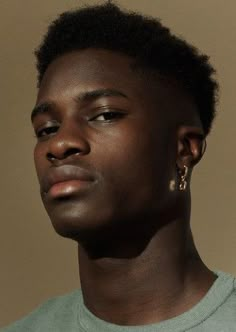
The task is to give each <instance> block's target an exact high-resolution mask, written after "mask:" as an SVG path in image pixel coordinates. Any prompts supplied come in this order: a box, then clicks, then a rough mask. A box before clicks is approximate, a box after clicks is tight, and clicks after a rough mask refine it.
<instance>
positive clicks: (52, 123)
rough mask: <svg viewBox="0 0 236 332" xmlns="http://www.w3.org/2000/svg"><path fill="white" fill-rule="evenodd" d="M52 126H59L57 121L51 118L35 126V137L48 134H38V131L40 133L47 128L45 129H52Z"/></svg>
mask: <svg viewBox="0 0 236 332" xmlns="http://www.w3.org/2000/svg"><path fill="white" fill-rule="evenodd" d="M54 128H56V129H57V128H59V123H58V122H57V121H56V120H51V121H47V122H46V123H44V124H43V125H41V126H38V128H35V136H36V137H37V138H41V137H43V136H48V135H50V134H48V135H42V136H41V135H40V133H42V132H43V131H44V130H47V129H49V130H50V129H54Z"/></svg>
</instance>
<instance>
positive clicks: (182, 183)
mask: <svg viewBox="0 0 236 332" xmlns="http://www.w3.org/2000/svg"><path fill="white" fill-rule="evenodd" d="M179 174H180V183H179V190H180V191H185V190H186V188H187V185H188V183H187V181H186V178H187V175H188V167H187V166H185V165H184V170H183V171H182V170H180V171H179Z"/></svg>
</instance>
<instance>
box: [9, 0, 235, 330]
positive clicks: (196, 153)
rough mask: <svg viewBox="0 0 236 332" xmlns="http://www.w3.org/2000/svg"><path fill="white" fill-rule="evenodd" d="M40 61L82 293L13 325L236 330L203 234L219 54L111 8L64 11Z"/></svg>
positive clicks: (48, 180)
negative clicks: (194, 228) (196, 227)
mask: <svg viewBox="0 0 236 332" xmlns="http://www.w3.org/2000/svg"><path fill="white" fill-rule="evenodd" d="M36 56H37V61H38V66H37V68H38V72H39V81H38V82H39V85H38V86H39V91H38V96H37V101H36V106H35V108H34V110H33V112H32V124H33V127H34V130H35V133H36V136H37V143H36V146H35V155H34V156H35V165H36V170H37V175H38V179H39V183H40V188H41V196H42V200H43V203H44V206H45V208H46V210H47V212H48V215H49V217H50V219H51V221H52V224H53V227H54V228H55V230H56V232H57V233H59V234H60V235H62V236H64V237H68V238H71V239H73V240H75V241H77V242H78V245H79V268H80V279H81V289H82V290H76V291H74V292H72V293H71V294H68V295H65V296H61V297H57V298H55V299H51V300H49V301H48V302H47V303H45V304H43V305H42V306H41V307H39V308H38V309H36V310H35V311H34V312H33V313H31V314H30V315H29V316H27V317H26V318H24V319H22V320H20V321H18V322H16V323H15V324H13V325H12V326H10V327H8V328H6V329H3V331H5V332H13V331H17V332H21V331H22V332H23V331H24V332H26V331H44V332H46V331H63V332H65V331H66V332H70V331H88V332H93V331H94V332H95V331H110V332H119V331H124V332H125V331H127V332H132V331H133V332H138V331H144V332H151V331H153V332H154V331H155V332H156V331H162V332H163V331H168V332H169V331H175V332H176V331H194V332H197V331H214V332H217V331H221V332H222V331H224V332H226V331H236V290H235V288H236V282H235V278H234V277H233V276H231V275H228V274H226V273H224V272H213V271H211V270H209V269H208V268H207V266H206V265H205V264H204V263H203V261H202V260H201V258H200V256H199V254H198V252H197V249H196V247H195V245H194V241H193V237H192V234H191V229H190V202H191V200H190V178H191V172H192V169H193V167H194V166H195V165H196V164H197V163H198V162H199V161H200V159H201V157H202V155H203V153H204V150H205V138H206V136H207V135H208V133H209V131H210V128H211V125H212V121H213V118H214V115H215V102H216V95H217V83H216V82H215V80H214V78H213V77H212V75H213V74H214V69H213V68H212V67H211V65H210V64H209V63H208V58H207V57H206V56H204V55H201V54H199V52H198V51H197V50H196V49H195V48H193V47H192V46H190V45H189V44H187V43H186V42H185V41H183V40H181V39H179V38H177V37H175V36H173V35H172V34H171V33H170V31H169V30H168V29H167V28H166V27H163V26H162V25H161V24H160V23H159V22H158V21H156V20H154V19H151V18H147V17H143V16H141V15H138V14H134V13H127V12H123V11H121V10H120V9H119V8H118V7H117V6H115V5H113V4H110V3H108V4H104V5H102V6H96V7H88V8H84V9H81V10H78V11H74V12H67V13H64V14H62V15H61V16H60V17H59V18H58V19H57V20H56V21H55V22H53V23H52V25H51V26H50V27H49V30H48V33H47V35H46V36H45V38H44V40H43V42H42V44H41V46H40V47H39V49H38V50H37V52H36ZM206 222H207V221H206Z"/></svg>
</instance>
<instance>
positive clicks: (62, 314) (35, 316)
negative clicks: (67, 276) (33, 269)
mask: <svg viewBox="0 0 236 332" xmlns="http://www.w3.org/2000/svg"><path fill="white" fill-rule="evenodd" d="M81 299H82V293H81V290H80V289H78V290H75V291H73V292H71V293H69V294H65V295H61V296H57V297H54V298H51V299H49V300H48V301H46V302H45V303H43V304H42V305H40V306H39V307H38V308H36V309H35V310H34V311H32V312H31V313H30V314H29V315H27V316H25V317H24V318H22V319H20V320H18V321H16V322H15V323H13V324H11V325H9V326H7V327H5V328H2V329H0V332H23V331H24V332H31V331H32V332H39V331H40V332H41V331H59V329H60V330H62V331H63V326H64V324H68V322H70V324H73V322H74V321H75V320H76V313H77V305H79V302H80V301H81ZM67 326H68V325H67ZM58 327H59V328H58ZM57 328H58V329H57ZM64 331H65V330H64Z"/></svg>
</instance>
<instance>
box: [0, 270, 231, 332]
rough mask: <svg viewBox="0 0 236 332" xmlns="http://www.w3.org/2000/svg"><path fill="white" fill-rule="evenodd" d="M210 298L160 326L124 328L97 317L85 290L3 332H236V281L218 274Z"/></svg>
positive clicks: (57, 300) (51, 303) (46, 305)
mask: <svg viewBox="0 0 236 332" xmlns="http://www.w3.org/2000/svg"><path fill="white" fill-rule="evenodd" d="M214 273H215V274H217V275H218V278H217V279H216V280H215V282H214V284H213V285H212V287H211V288H210V289H209V291H208V292H207V294H206V295H205V296H204V297H203V298H202V299H201V301H200V302H198V303H197V304H196V305H195V306H194V307H193V308H192V309H190V310H188V311H186V312H185V313H183V314H181V315H179V316H176V317H174V318H172V319H168V320H165V321H163V322H160V323H157V324H150V325H142V326H140V325H139V326H120V325H115V324H111V323H108V322H105V321H103V320H101V319H99V318H98V317H96V316H94V315H93V314H92V313H91V312H90V311H89V310H88V309H87V308H86V307H85V305H84V303H83V297H82V293H81V290H76V291H74V292H72V293H70V294H67V295H63V296H58V297H56V298H53V299H50V300H48V301H47V302H46V303H44V304H43V305H41V306H40V307H39V308H37V309H36V310H35V311H33V312H32V313H31V314H30V315H28V316H26V317H25V318H23V319H21V320H19V321H17V322H15V323H14V324H12V325H10V326H9V327H5V328H3V329H0V332H31V331H32V332H82V331H83V332H171V331H174V332H183V331H193V332H204V331H207V332H211V331H212V332H233V331H235V332H236V279H235V277H233V276H232V275H230V274H228V273H225V272H222V271H217V272H214Z"/></svg>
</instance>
